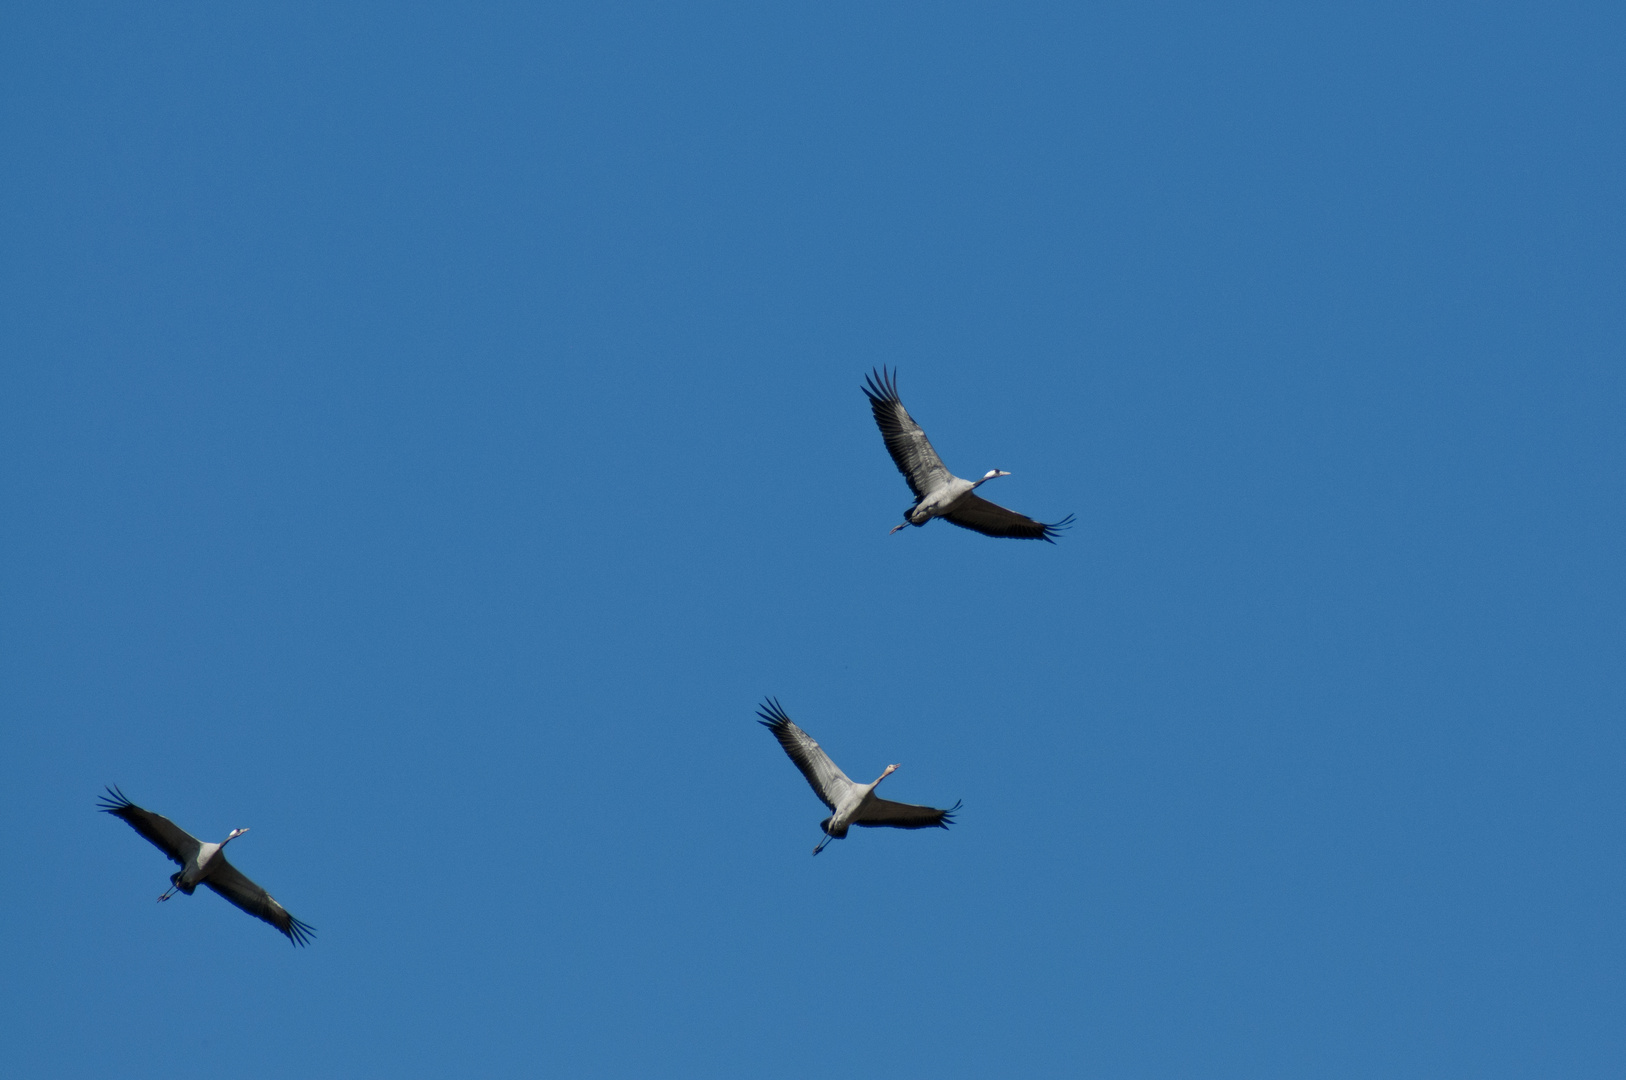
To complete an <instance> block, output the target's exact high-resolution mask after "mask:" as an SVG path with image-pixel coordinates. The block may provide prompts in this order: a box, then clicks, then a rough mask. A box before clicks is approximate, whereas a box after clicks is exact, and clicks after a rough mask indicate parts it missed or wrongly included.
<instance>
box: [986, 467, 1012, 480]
mask: <svg viewBox="0 0 1626 1080" xmlns="http://www.w3.org/2000/svg"><path fill="white" fill-rule="evenodd" d="M1009 475H1011V474H1010V473H1008V472H1006V471H1005V470H1003V469H989V470H988V471H987V472H985V473H983V474H982V478H983V479H984V480H993V479H995V478H997V477H1001V476H1009Z"/></svg>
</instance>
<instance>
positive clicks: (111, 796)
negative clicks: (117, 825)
mask: <svg viewBox="0 0 1626 1080" xmlns="http://www.w3.org/2000/svg"><path fill="white" fill-rule="evenodd" d="M96 799H97V802H96V809H98V810H100V811H101V812H102V813H104V814H117V813H119V812H120V811H123V810H128V809H130V808H131V807H133V806H134V805H135V803H133V802H131V801H130V800H129V799H127V798H125V797H124V792H122V791H120V790H119V787H118V785H117V784H109V785H107V794H106V795H98V796H97V797H96Z"/></svg>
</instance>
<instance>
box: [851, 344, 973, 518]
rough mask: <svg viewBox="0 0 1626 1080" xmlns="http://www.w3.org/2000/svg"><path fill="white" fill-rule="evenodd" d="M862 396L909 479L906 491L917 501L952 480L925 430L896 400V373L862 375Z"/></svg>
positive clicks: (905, 476)
mask: <svg viewBox="0 0 1626 1080" xmlns="http://www.w3.org/2000/svg"><path fill="white" fill-rule="evenodd" d="M864 395H865V396H866V397H868V398H869V407H870V411H871V412H873V413H874V414H875V425H876V426H877V427H879V428H880V429H881V438H882V439H884V440H886V452H887V453H889V454H891V455H892V461H893V462H894V463H895V464H896V465H897V466H898V471H899V472H901V473H902V474H903V478H904V479H905V480H907V481H909V490H910V491H912V492H914V493H915V499H916V500H917V501H918V500H920V499H924V498H925V497H926V493H927V492H929V491H935V490H937V489H938V488H940V487H942V486H943V485H944V484H947V483H948V482H949V481H951V480H953V479H954V476H953V474H952V473H950V472H949V471H948V469H947V468H946V467H945V466H944V465H943V459H942V458H940V457H938V456H937V451H936V450H933V449H932V444H931V442H930V441H929V440H928V439H927V438H926V433H925V432H924V431H922V430H920V425H919V424H917V423H915V421H914V417H912V416H910V415H909V410H908V409H905V408H904V407H903V402H902V401H899V400H898V375H897V372H892V373H891V374H888V373H887V370H886V369H885V368H882V369H881V370H880V371H878V372H876V371H872V372H870V374H868V375H866V376H865V377H864Z"/></svg>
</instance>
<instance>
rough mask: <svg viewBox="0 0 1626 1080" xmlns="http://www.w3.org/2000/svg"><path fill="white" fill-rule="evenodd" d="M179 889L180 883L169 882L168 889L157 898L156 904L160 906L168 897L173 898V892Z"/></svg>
mask: <svg viewBox="0 0 1626 1080" xmlns="http://www.w3.org/2000/svg"><path fill="white" fill-rule="evenodd" d="M180 887H181V883H180V882H179V881H172V882H170V883H169V888H167V889H165V890H164V895H163V896H160V897H159V898H158V902H159V903H160V904H162V903H163V902H164V901H165V900H168V899H169V898H170V897H172V896H174V895H175V890H176V889H179V888H180Z"/></svg>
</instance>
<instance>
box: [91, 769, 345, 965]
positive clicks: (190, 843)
mask: <svg viewBox="0 0 1626 1080" xmlns="http://www.w3.org/2000/svg"><path fill="white" fill-rule="evenodd" d="M97 809H99V810H101V811H102V813H104V814H112V815H113V816H114V817H116V818H123V819H124V821H125V823H126V824H128V825H129V826H130V828H132V829H134V830H135V831H136V832H138V833H140V834H141V835H142V836H145V837H146V838H147V839H148V840H150V841H152V845H153V847H155V848H157V849H158V850H159V851H162V852H163V853H164V854H165V855H168V856H169V858H170V861H171V862H174V863H176V864H177V865H179V866H180V868H181V869H180V870H179V871H177V872H176V873H173V874H171V875H169V888H168V889H167V890H166V891H165V892H164V895H162V896H160V897H159V898H158V900H159V902H160V903H162V902H163V901H165V900H168V899H169V898H170V897H172V896H174V895H175V890H177V889H179V890H180V891H181V892H183V893H185V894H186V895H188V896H191V895H192V891H193V890H194V889H196V888H197V887H198V886H199V885H207V886H209V888H211V889H213V890H214V891H215V892H217V893H219V894H220V895H221V896H224V897H225V898H226V899H227V900H229V901H231V902H232V903H233V904H236V905H237V906H238V907H240V908H242V909H243V910H244V911H246V912H248V913H249V914H250V915H252V916H254V917H255V918H256V919H263V920H264V921H266V922H268V923H270V924H271V925H272V926H274V927H276V928H277V929H278V930H281V931H282V932H283V933H284V934H287V935H288V940H289V941H291V942H293V943H294V944H295V945H305V944H308V943H309V941H310V939H311V938H312V937H314V936H315V934H316V931H315V930H314V929H312V928H311V927H310V926H308V925H306V924H305V923H302V922H300V921H299V920H298V919H296V918H294V917H293V916H292V915H290V914H288V910H287V909H286V908H284V907H283V906H282V905H281V904H279V903H277V902H276V901H275V900H273V899H272V898H271V894H270V893H268V892H266V891H265V890H264V889H262V888H260V887H259V886H258V885H256V884H254V883H253V882H252V881H250V880H249V879H248V878H246V877H244V876H243V875H242V873H241V872H240V871H239V870H238V869H237V867H235V866H233V865H232V864H231V863H229V862H227V861H226V845H227V844H229V843H231V842H232V841H233V840H235V839H237V838H238V837H239V836H242V835H243V834H244V833H246V832H248V830H247V829H233V830H232V831H231V835H230V836H228V837H226V839H224V840H222V841H221V842H220V843H218V844H205V843H203V842H201V841H199V840H198V839H197V838H196V837H194V836H193V835H191V834H190V833H188V832H187V831H186V830H185V829H183V828H181V827H180V826H179V825H177V824H175V823H174V822H173V821H171V820H169V818H167V817H164V816H163V815H162V814H155V813H153V812H152V811H151V810H143V809H141V807H139V806H137V805H136V804H135V803H133V802H131V801H130V800H129V799H126V798H125V797H124V792H122V791H120V790H119V789H118V788H116V787H110V788H108V789H107V794H106V795H103V796H101V802H100V803H99V804H98V805H97Z"/></svg>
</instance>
